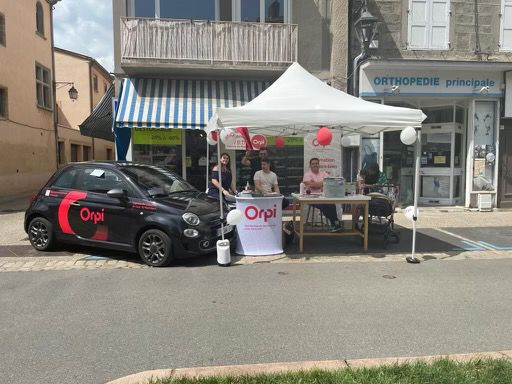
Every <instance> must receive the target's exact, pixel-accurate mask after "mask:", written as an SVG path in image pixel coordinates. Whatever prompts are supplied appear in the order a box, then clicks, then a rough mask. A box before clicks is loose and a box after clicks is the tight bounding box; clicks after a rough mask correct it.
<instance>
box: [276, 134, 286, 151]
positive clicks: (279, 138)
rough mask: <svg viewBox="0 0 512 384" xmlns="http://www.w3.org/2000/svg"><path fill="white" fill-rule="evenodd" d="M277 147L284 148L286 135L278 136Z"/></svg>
mask: <svg viewBox="0 0 512 384" xmlns="http://www.w3.org/2000/svg"><path fill="white" fill-rule="evenodd" d="M276 147H277V148H284V137H282V136H277V137H276Z"/></svg>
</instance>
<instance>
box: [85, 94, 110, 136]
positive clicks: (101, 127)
mask: <svg viewBox="0 0 512 384" xmlns="http://www.w3.org/2000/svg"><path fill="white" fill-rule="evenodd" d="M113 97H114V86H113V85H111V86H110V87H109V88H108V90H107V92H105V94H104V95H103V97H102V98H101V100H100V101H99V103H98V104H97V105H96V107H94V110H93V111H92V113H91V114H90V115H89V117H87V119H85V120H84V121H83V123H82V124H80V125H79V126H78V127H79V128H80V133H81V134H82V135H84V136H89V137H96V138H99V139H105V140H109V141H114V134H113V133H112V98H113Z"/></svg>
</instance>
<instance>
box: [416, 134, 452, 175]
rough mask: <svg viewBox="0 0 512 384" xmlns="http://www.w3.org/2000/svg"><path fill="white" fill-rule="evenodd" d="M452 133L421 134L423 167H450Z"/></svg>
mask: <svg viewBox="0 0 512 384" xmlns="http://www.w3.org/2000/svg"><path fill="white" fill-rule="evenodd" d="M451 153H452V134H451V133H450V132H435V133H422V134H421V167H422V168H425V167H428V168H450V167H451V164H450V162H451Z"/></svg>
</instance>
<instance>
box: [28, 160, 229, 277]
mask: <svg viewBox="0 0 512 384" xmlns="http://www.w3.org/2000/svg"><path fill="white" fill-rule="evenodd" d="M221 224H223V225H221ZM24 225H25V231H26V232H27V234H28V237H29V240H30V243H31V244H32V246H33V247H34V248H35V249H37V250H39V251H49V250H51V249H52V248H54V247H55V246H56V245H57V244H58V243H72V244H78V245H81V246H93V247H100V248H106V249H114V250H121V251H130V252H137V253H138V254H139V255H140V257H141V258H142V260H143V261H144V262H145V263H146V264H148V265H150V266H155V267H160V266H166V265H169V264H170V263H171V262H172V261H173V260H174V259H179V258H187V257H192V256H198V255H203V254H207V253H211V252H212V251H214V250H215V249H216V242H217V240H218V239H220V238H221V237H222V232H224V236H225V238H226V239H231V238H232V237H233V235H234V227H233V226H230V225H227V224H226V222H225V219H224V223H221V219H220V207H219V201H218V200H214V199H211V198H209V197H208V196H207V195H206V194H205V193H204V192H200V191H198V190H197V189H196V188H194V187H193V186H192V185H191V184H189V183H188V182H186V181H185V180H183V179H182V178H181V177H180V176H178V175H176V174H175V173H173V172H171V171H169V170H167V169H166V168H163V167H157V166H153V165H147V164H136V163H130V162H86V163H76V164H71V165H68V166H66V167H63V168H61V169H59V170H58V171H57V172H56V173H55V174H54V175H53V176H52V177H51V178H50V180H49V181H48V182H47V183H46V185H45V186H44V187H43V188H42V189H41V191H39V193H37V194H36V195H34V196H33V198H32V201H31V204H30V206H29V208H28V209H27V211H26V212H25V223H24Z"/></svg>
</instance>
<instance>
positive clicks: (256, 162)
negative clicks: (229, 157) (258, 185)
mask: <svg viewBox="0 0 512 384" xmlns="http://www.w3.org/2000/svg"><path fill="white" fill-rule="evenodd" d="M255 154H256V151H246V152H245V155H244V157H242V160H241V164H242V165H245V166H246V167H251V176H250V178H249V185H250V186H251V188H252V189H254V175H255V174H256V172H258V171H259V170H261V161H262V160H263V159H268V150H267V148H265V147H261V148H260V150H259V151H258V154H257V155H255ZM270 170H271V171H274V170H275V169H274V167H273V166H272V163H271V164H270Z"/></svg>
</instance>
